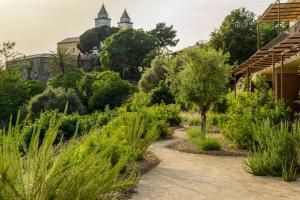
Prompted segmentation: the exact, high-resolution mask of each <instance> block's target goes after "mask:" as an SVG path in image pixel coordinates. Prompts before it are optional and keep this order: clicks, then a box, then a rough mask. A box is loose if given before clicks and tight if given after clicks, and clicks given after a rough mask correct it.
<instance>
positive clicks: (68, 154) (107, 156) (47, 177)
mask: <svg viewBox="0 0 300 200" xmlns="http://www.w3.org/2000/svg"><path fill="white" fill-rule="evenodd" d="M127 114H128V115H127V116H126V117H124V116H120V117H119V118H116V119H115V120H114V121H113V122H111V123H110V124H108V125H107V126H105V127H104V128H103V130H102V131H99V129H93V131H92V132H90V133H89V134H87V135H84V136H83V137H81V138H80V139H79V140H78V139H76V134H77V133H78V126H77V129H76V131H75V136H74V137H73V138H72V139H71V140H70V141H69V142H68V143H61V142H59V143H58V144H56V145H55V140H56V138H57V134H58V133H59V129H60V124H61V123H62V122H61V120H63V117H57V116H56V115H57V113H52V116H51V117H50V122H49V127H48V128H47V130H46V132H45V134H44V138H43V139H42V140H40V134H41V129H42V126H43V120H41V121H39V123H37V124H36V125H35V127H34V129H33V133H32V137H31V140H30V144H29V146H28V147H23V145H22V139H21V138H22V132H23V131H22V129H23V128H22V126H21V125H19V123H16V126H9V128H8V130H1V134H0V188H1V190H0V198H1V199H25V200H26V199H28V200H29V199H30V200H31V199H41V200H43V199H45V200H46V199H107V198H108V199H111V198H113V197H112V195H113V194H114V192H117V191H119V190H121V189H126V188H129V187H131V186H132V185H134V184H135V183H136V180H137V174H136V172H135V169H134V164H135V162H136V161H137V159H138V158H140V157H141V156H142V155H143V154H144V153H145V152H146V150H147V148H148V147H149V145H150V144H151V143H152V142H153V141H154V140H155V139H156V138H157V137H158V134H157V129H156V124H155V122H153V123H148V122H147V120H144V119H143V117H142V115H139V114H132V113H127ZM42 119H45V118H43V114H42Z"/></svg>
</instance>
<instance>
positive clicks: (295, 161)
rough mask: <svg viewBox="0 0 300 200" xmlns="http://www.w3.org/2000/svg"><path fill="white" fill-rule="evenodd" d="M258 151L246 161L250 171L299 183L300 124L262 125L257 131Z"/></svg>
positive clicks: (264, 123) (259, 124)
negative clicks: (297, 180)
mask: <svg viewBox="0 0 300 200" xmlns="http://www.w3.org/2000/svg"><path fill="white" fill-rule="evenodd" d="M253 137H254V138H253V139H254V141H255V142H256V148H255V149H254V150H253V151H252V153H251V154H250V156H249V157H248V159H247V160H246V163H245V164H246V170H247V171H248V172H250V173H252V174H255V175H258V176H267V175H271V176H282V178H283V179H284V180H285V181H295V180H296V179H297V177H298V172H299V166H300V165H299V164H300V163H299V161H300V154H299V150H300V123H299V122H295V123H294V124H292V125H291V124H289V123H281V124H280V125H274V124H273V123H272V122H270V121H268V120H267V121H263V122H258V123H257V124H255V126H254V128H253Z"/></svg>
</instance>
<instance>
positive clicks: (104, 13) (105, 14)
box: [98, 4, 108, 19]
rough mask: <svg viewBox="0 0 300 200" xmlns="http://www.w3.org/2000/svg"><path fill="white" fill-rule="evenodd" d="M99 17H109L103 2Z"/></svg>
mask: <svg viewBox="0 0 300 200" xmlns="http://www.w3.org/2000/svg"><path fill="white" fill-rule="evenodd" d="M98 19H108V13H107V11H106V8H105V6H104V4H102V7H101V9H100V11H99V13H98Z"/></svg>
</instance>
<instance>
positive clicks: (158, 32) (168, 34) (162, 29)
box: [149, 23, 179, 51]
mask: <svg viewBox="0 0 300 200" xmlns="http://www.w3.org/2000/svg"><path fill="white" fill-rule="evenodd" d="M149 33H150V34H151V35H153V36H154V37H156V38H157V39H158V40H159V47H160V48H161V49H162V50H166V51H169V50H168V47H175V46H176V45H177V44H178V42H179V39H175V38H176V36H177V31H176V30H174V27H173V25H172V26H167V25H166V23H158V24H157V25H156V28H155V29H153V30H151V31H149Z"/></svg>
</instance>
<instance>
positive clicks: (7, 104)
mask: <svg viewBox="0 0 300 200" xmlns="http://www.w3.org/2000/svg"><path fill="white" fill-rule="evenodd" d="M42 91H43V86H42V85H41V84H40V82H38V81H29V80H28V81H24V80H21V77H20V74H19V72H17V71H14V70H0V122H1V125H2V126H3V125H4V124H5V123H6V122H7V121H8V120H9V118H10V116H11V115H12V116H16V114H17V112H18V110H19V109H21V108H22V106H23V104H26V103H27V102H28V101H29V100H30V98H31V97H32V96H34V95H36V94H39V93H41V92H42Z"/></svg>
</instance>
